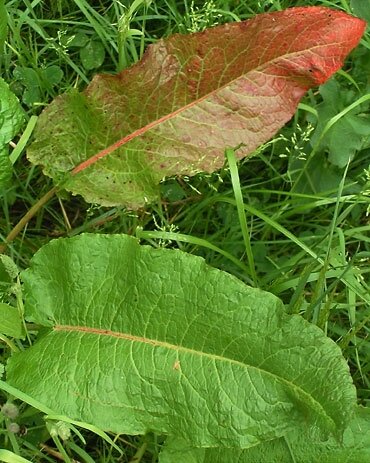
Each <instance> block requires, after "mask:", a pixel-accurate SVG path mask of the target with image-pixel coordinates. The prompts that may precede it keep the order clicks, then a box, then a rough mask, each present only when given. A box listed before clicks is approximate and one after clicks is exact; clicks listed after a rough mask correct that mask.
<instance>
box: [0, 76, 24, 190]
mask: <svg viewBox="0 0 370 463" xmlns="http://www.w3.org/2000/svg"><path fill="white" fill-rule="evenodd" d="M23 120H24V113H23V110H22V108H21V106H20V104H19V102H18V100H17V98H16V96H15V95H14V94H13V93H12V92H11V91H10V90H9V86H8V84H7V83H6V82H4V80H3V79H1V78H0V194H1V192H2V190H3V189H4V188H6V187H7V186H8V184H9V182H10V179H11V176H12V165H11V162H10V160H9V156H8V143H9V142H10V141H11V140H12V139H13V137H14V136H15V135H17V133H18V132H19V130H20V128H21V126H22V124H23Z"/></svg>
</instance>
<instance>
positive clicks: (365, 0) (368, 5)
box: [351, 0, 370, 22]
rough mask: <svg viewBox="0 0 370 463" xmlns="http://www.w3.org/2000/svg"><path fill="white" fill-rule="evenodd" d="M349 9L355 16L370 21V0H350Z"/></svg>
mask: <svg viewBox="0 0 370 463" xmlns="http://www.w3.org/2000/svg"><path fill="white" fill-rule="evenodd" d="M351 9H352V11H353V12H354V14H355V15H356V16H358V17H359V18H362V19H364V20H365V21H367V22H370V0H351Z"/></svg>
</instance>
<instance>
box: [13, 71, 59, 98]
mask: <svg viewBox="0 0 370 463" xmlns="http://www.w3.org/2000/svg"><path fill="white" fill-rule="evenodd" d="M13 75H14V79H15V81H16V82H17V84H18V86H20V89H21V90H20V93H21V95H22V101H23V103H24V104H26V105H28V106H33V105H34V104H35V103H39V102H40V101H42V100H43V99H44V97H43V93H44V92H45V91H48V92H49V93H50V92H51V91H52V88H53V87H54V86H55V85H57V84H59V83H60V81H61V80H62V78H63V71H62V69H61V68H60V67H59V66H57V65H55V64H54V65H51V66H48V67H46V68H44V69H37V70H35V69H33V68H30V67H20V66H19V67H17V68H15V70H14V73H13Z"/></svg>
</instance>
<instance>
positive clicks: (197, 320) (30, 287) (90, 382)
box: [7, 234, 356, 448]
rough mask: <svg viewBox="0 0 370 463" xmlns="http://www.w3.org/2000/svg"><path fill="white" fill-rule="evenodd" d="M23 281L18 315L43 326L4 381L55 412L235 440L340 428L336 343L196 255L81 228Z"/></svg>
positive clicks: (110, 425)
mask: <svg viewBox="0 0 370 463" xmlns="http://www.w3.org/2000/svg"><path fill="white" fill-rule="evenodd" d="M22 280H23V282H24V295H25V314H26V318H27V319H28V320H30V321H34V322H36V323H38V324H41V325H43V326H45V327H48V332H47V333H44V334H43V336H42V337H41V338H40V339H39V340H38V341H37V343H36V344H34V345H33V346H32V347H31V348H30V349H28V350H26V351H24V352H21V353H19V354H15V355H13V356H12V357H11V358H10V360H9V364H8V368H7V373H8V376H7V380H8V382H9V384H10V385H12V386H14V387H16V388H17V389H19V390H21V391H22V392H24V393H26V394H28V395H30V396H31V397H33V398H35V399H36V400H38V401H40V402H42V403H43V404H44V405H46V406H48V407H50V408H53V409H54V410H55V411H56V412H57V413H60V414H63V415H67V416H69V417H71V418H72V419H77V420H80V421H85V422H88V423H92V424H94V425H96V426H98V427H100V428H102V429H105V430H111V431H113V432H117V433H126V434H140V433H145V432H147V431H148V430H151V431H156V432H159V433H164V434H176V435H179V436H181V437H182V438H184V439H185V440H186V441H188V442H190V443H192V445H194V446H219V445H222V444H224V445H228V446H230V447H241V448H247V447H249V446H251V445H255V444H257V443H259V442H261V441H263V440H266V439H272V438H275V437H279V436H282V435H284V434H285V433H286V432H288V431H289V430H292V429H293V428H294V427H296V426H298V425H300V424H302V423H303V422H305V423H313V424H316V425H317V426H320V429H321V431H322V432H323V434H327V433H328V432H330V431H334V432H336V433H339V434H340V432H341V431H342V430H343V429H344V427H345V425H346V423H347V422H348V419H349V416H351V414H352V410H353V407H354V405H355V403H356V394H355V389H354V386H353V384H352V380H351V377H350V375H349V371H348V366H347V365H346V362H345V360H344V359H343V357H342V354H341V351H340V349H339V348H338V347H337V346H336V345H335V343H334V342H332V341H331V340H329V339H328V338H327V337H326V336H325V335H324V334H323V332H322V331H321V330H319V329H318V328H317V327H315V326H313V325H310V324H309V323H308V322H306V321H305V320H304V319H303V318H301V317H299V316H288V315H287V314H286V313H285V311H284V308H283V305H282V303H281V302H280V301H279V300H278V299H277V298H276V297H275V296H273V295H272V294H269V293H266V292H263V291H260V290H258V289H253V288H250V287H248V286H246V285H245V284H244V283H242V282H241V281H239V280H237V279H236V278H235V277H233V276H231V275H229V274H227V273H224V272H222V271H219V270H216V269H213V268H211V267H208V266H207V265H206V264H205V262H204V260H203V259H201V258H199V257H195V256H192V255H189V254H186V253H183V252H181V251H174V250H164V249H153V248H151V247H148V246H140V245H139V244H138V242H137V240H136V239H134V238H132V237H129V236H125V235H88V234H87V235H81V236H78V237H75V238H71V239H59V240H55V241H52V242H50V243H49V244H47V245H46V246H44V247H43V248H42V249H41V250H40V251H39V252H37V253H36V254H35V256H34V257H33V259H32V262H31V267H30V269H28V270H26V271H25V272H23V274H22ZM30 371H32V375H30V374H29V372H30Z"/></svg>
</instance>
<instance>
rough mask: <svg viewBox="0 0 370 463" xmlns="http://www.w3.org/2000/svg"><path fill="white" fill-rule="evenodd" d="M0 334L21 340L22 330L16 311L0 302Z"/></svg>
mask: <svg viewBox="0 0 370 463" xmlns="http://www.w3.org/2000/svg"><path fill="white" fill-rule="evenodd" d="M0 333H1V334H5V336H10V337H11V338H23V337H24V330H23V324H22V320H21V317H20V316H19V313H18V310H17V309H16V308H15V307H12V306H10V305H8V304H4V303H3V302H0Z"/></svg>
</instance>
